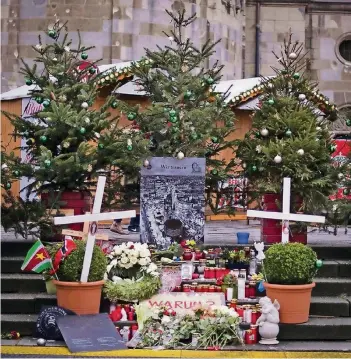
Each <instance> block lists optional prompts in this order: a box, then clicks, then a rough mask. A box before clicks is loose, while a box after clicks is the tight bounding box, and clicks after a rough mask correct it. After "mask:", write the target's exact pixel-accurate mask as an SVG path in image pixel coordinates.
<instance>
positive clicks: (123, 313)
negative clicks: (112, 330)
mask: <svg viewBox="0 0 351 359" xmlns="http://www.w3.org/2000/svg"><path fill="white" fill-rule="evenodd" d="M121 314H122V318H121V321H122V322H126V321H127V312H126V310H125V309H124V308H122V310H121Z"/></svg>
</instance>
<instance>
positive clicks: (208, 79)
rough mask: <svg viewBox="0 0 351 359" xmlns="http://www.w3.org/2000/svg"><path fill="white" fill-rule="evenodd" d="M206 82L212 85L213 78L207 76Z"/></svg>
mask: <svg viewBox="0 0 351 359" xmlns="http://www.w3.org/2000/svg"><path fill="white" fill-rule="evenodd" d="M206 82H207V83H208V84H209V85H212V84H213V82H214V80H213V78H212V77H208V78H207V79H206Z"/></svg>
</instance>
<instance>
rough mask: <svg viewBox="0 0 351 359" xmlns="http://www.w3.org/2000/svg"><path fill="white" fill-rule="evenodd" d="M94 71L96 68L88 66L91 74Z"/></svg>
mask: <svg viewBox="0 0 351 359" xmlns="http://www.w3.org/2000/svg"><path fill="white" fill-rule="evenodd" d="M95 72H96V69H95V68H94V67H90V69H89V73H90V74H92V75H93V74H95Z"/></svg>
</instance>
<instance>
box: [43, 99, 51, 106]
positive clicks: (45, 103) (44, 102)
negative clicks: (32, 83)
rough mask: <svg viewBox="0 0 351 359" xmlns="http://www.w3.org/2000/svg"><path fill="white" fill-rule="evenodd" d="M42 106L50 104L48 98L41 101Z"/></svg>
mask: <svg viewBox="0 0 351 359" xmlns="http://www.w3.org/2000/svg"><path fill="white" fill-rule="evenodd" d="M43 106H44V107H49V106H50V100H48V99H45V100H44V101H43Z"/></svg>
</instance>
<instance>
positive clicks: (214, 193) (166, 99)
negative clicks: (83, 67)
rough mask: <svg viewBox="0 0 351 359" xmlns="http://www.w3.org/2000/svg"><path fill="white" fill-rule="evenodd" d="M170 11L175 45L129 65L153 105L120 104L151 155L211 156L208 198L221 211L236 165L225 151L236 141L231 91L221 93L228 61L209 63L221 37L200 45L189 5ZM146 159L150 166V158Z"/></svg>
mask: <svg viewBox="0 0 351 359" xmlns="http://www.w3.org/2000/svg"><path fill="white" fill-rule="evenodd" d="M167 13H168V15H169V16H170V18H171V21H172V25H173V30H172V31H170V33H165V36H167V37H168V39H169V46H166V47H165V48H160V47H159V48H158V50H157V51H151V50H148V49H146V57H145V58H144V59H142V60H141V61H138V62H135V63H133V64H132V66H131V68H130V69H129V71H130V72H131V73H133V74H134V75H135V84H136V86H137V87H138V89H139V90H140V91H142V92H143V94H145V95H146V96H147V97H148V98H149V101H150V106H148V107H147V108H146V109H144V110H142V109H141V108H140V106H138V105H136V106H131V105H130V104H128V103H126V102H124V101H123V100H119V101H117V104H118V108H119V109H120V111H121V112H122V113H124V114H125V115H126V116H127V118H128V120H129V121H130V128H131V130H134V131H138V133H139V134H141V135H143V136H144V138H145V139H147V140H148V141H149V150H150V155H151V156H155V157H176V158H178V159H179V160H182V159H183V158H184V157H206V164H207V173H206V195H207V203H208V204H209V206H210V207H211V208H212V210H213V211H214V212H217V210H218V203H219V200H220V197H221V187H220V186H218V184H219V183H221V181H225V180H227V179H228V176H229V175H231V174H233V172H234V170H235V167H236V163H235V161H234V155H233V157H232V158H231V159H230V160H225V159H223V158H222V157H221V156H220V152H221V151H224V150H229V152H232V153H234V141H231V140H228V139H227V137H228V136H230V135H231V134H232V133H233V131H234V122H233V120H234V114H233V112H232V110H231V109H230V107H229V106H227V104H226V98H227V93H225V94H219V93H217V94H216V93H215V85H216V84H218V82H219V81H220V79H221V70H222V66H219V65H218V64H217V63H216V64H214V66H213V67H211V68H209V69H205V65H204V64H205V62H206V61H207V60H208V58H209V57H210V56H211V55H212V54H213V52H214V48H215V45H216V43H217V42H212V41H210V40H208V41H206V42H205V43H204V44H203V46H202V47H201V48H196V46H195V45H194V43H192V42H191V41H190V39H188V38H186V37H185V36H184V30H185V28H186V27H188V26H192V23H193V22H194V21H195V20H196V16H195V15H192V16H190V17H186V16H185V12H184V11H182V12H178V13H171V12H168V11H167ZM115 72H116V71H115V69H111V70H110V71H108V72H105V73H103V74H102V75H101V77H100V79H99V80H98V83H101V84H102V83H104V82H106V81H110V79H111V78H112V77H111V76H115ZM133 151H135V150H133ZM227 157H230V156H227ZM137 164H138V162H135V165H137ZM144 165H145V166H148V160H145V161H144ZM130 181H131V182H132V183H133V181H134V183H136V184H137V182H138V178H131V177H130ZM136 188H137V186H135V187H134V189H136ZM136 190H137V189H136Z"/></svg>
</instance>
